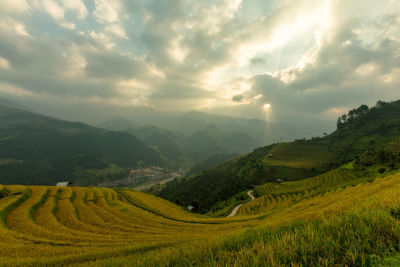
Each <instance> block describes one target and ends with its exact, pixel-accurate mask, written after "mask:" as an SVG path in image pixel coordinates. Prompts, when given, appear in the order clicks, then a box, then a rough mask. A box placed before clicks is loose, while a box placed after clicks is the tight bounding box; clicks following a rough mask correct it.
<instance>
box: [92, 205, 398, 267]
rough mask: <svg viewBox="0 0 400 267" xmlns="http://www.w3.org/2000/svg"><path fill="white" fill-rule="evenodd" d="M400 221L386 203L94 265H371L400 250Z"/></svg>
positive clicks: (94, 264) (93, 264)
mask: <svg viewBox="0 0 400 267" xmlns="http://www.w3.org/2000/svg"><path fill="white" fill-rule="evenodd" d="M399 245H400V224H399V222H398V221H397V219H396V218H394V217H393V216H392V215H391V212H390V211H389V210H387V209H384V208H377V209H374V210H357V211H352V212H349V213H347V214H345V215H343V216H339V217H333V218H323V219H320V220H312V221H309V222H293V223H291V224H289V225H286V226H283V227H279V228H277V229H258V230H254V229H249V230H246V231H244V232H242V233H241V234H238V235H233V236H230V237H227V238H225V239H223V240H220V241H212V242H203V243H196V244H192V245H191V246H190V247H188V246H184V247H178V248H168V249H162V250H156V251H152V252H150V253H147V254H145V255H142V256H140V257H137V256H136V257H125V258H114V259H109V260H107V261H101V262H95V263H92V266H103V265H106V266H372V265H375V264H377V262H378V261H379V260H380V259H381V258H382V257H384V256H387V255H390V254H391V253H395V252H397V251H399Z"/></svg>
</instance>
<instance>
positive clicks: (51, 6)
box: [42, 0, 65, 20]
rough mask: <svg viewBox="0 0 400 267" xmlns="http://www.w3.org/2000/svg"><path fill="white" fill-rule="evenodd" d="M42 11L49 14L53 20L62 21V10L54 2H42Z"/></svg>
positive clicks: (53, 0)
mask: <svg viewBox="0 0 400 267" xmlns="http://www.w3.org/2000/svg"><path fill="white" fill-rule="evenodd" d="M42 5H43V8H44V10H45V11H46V12H47V13H49V14H50V15H51V16H52V17H53V18H54V19H57V20H60V19H64V12H65V10H64V8H63V7H62V6H60V5H59V4H58V2H56V1H55V0H42Z"/></svg>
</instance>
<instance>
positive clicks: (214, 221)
mask: <svg viewBox="0 0 400 267" xmlns="http://www.w3.org/2000/svg"><path fill="white" fill-rule="evenodd" d="M354 178H355V177H351V176H349V173H347V172H346V171H344V170H336V171H334V172H331V173H327V174H325V175H323V176H318V177H315V178H311V179H308V180H304V181H301V182H294V183H284V184H282V185H280V186H281V187H280V188H277V187H274V186H271V185H265V186H262V187H260V188H258V190H259V192H263V193H264V195H263V196H261V197H258V198H257V199H256V200H254V201H253V202H251V203H249V204H248V206H246V205H247V204H246V205H243V207H242V208H241V210H240V212H241V214H240V215H239V216H235V217H233V218H210V217H206V216H200V215H199V216H197V215H195V214H192V213H188V212H186V211H184V210H183V209H182V208H181V207H178V206H176V205H174V204H172V203H170V202H168V201H165V200H162V199H159V198H157V197H155V196H152V195H148V194H145V193H141V192H134V191H130V190H114V189H105V188H59V187H40V186H7V189H8V190H9V191H10V193H9V196H7V197H3V198H0V220H1V226H0V247H1V249H0V266H3V265H5V266H41V265H43V266H59V265H82V266H87V265H92V266H115V265H116V266H149V265H151V266H190V265H197V266H207V265H210V266H211V265H217V266H218V265H220V266H225V265H227V264H228V265H231V264H238V263H240V262H241V260H243V259H244V258H243V257H245V255H247V254H248V253H250V254H251V253H253V252H252V251H253V250H252V249H251V248H249V250H243V251H242V252H241V253H244V254H240V253H239V252H237V250H234V251H233V252H232V251H231V252H229V253H228V254H226V255H225V254H224V255H225V256H226V257H225V256H224V257H222V258H221V257H220V256H217V255H220V253H225V252H224V251H226V249H230V248H231V246H232V244H234V243H230V242H231V241H229V244H228V245H227V244H226V242H228V241H227V240H232V238H233V239H235V238H236V237H240V236H241V235H242V234H243V231H248V230H249V229H254V230H256V229H274V228H276V227H277V226H284V225H289V224H291V223H294V222H300V221H303V222H307V221H309V220H314V219H318V218H330V217H332V216H333V217H334V216H337V215H338V214H341V213H343V212H346V211H349V210H351V209H353V208H355V207H358V208H359V207H364V208H365V209H372V208H374V207H376V205H377V204H376V203H379V205H380V207H387V208H390V207H392V206H394V205H395V204H396V203H400V174H398V175H394V176H390V177H387V178H384V179H377V180H376V181H374V182H372V183H360V184H358V185H356V186H343V187H342V186H336V185H337V184H340V185H343V184H344V183H345V182H346V181H347V182H349V181H354ZM352 179H353V180H352ZM338 181H339V183H338ZM332 185H334V186H332ZM324 186H325V187H326V188H330V190H325V191H324V190H319V189H318V188H324ZM335 186H336V187H335ZM333 188H334V189H333ZM253 203H258V204H257V205H258V206H260V207H262V208H255V207H258V206H257V205H254V204H253ZM252 231H253V230H252ZM257 231H258V230H257ZM263 231H264V230H263ZM399 234H400V231H399ZM254 240H256V239H254ZM232 242H233V241H232ZM246 242H247V241H246ZM271 242H272V241H271ZM224 244H225V245H224ZM246 244H247V243H246ZM235 251H236V252H235ZM237 253H239V254H237ZM257 253H258V252H257ZM184 255H186V256H187V259H186V260H185V257H186V256H184ZM227 255H232V258H231V257H230V256H229V257H228V256H227ZM182 257H183V258H182ZM246 257H247V256H246ZM257 257H258V256H257ZM189 259H191V260H193V262H191V260H189ZM255 259H256V258H255ZM257 259H258V260H260V259H261V258H257ZM271 259H273V258H271ZM265 260H267V259H265ZM273 260H277V259H273ZM266 262H267V261H266ZM283 265H285V264H283Z"/></svg>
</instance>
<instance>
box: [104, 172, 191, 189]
mask: <svg viewBox="0 0 400 267" xmlns="http://www.w3.org/2000/svg"><path fill="white" fill-rule="evenodd" d="M183 175H184V171H183V170H181V169H180V170H172V169H165V168H162V167H159V166H153V167H147V168H140V169H134V170H131V171H130V172H129V175H128V177H126V178H124V179H120V180H116V181H112V182H103V183H100V184H98V186H101V187H129V188H136V189H138V190H144V189H147V188H149V187H151V186H153V185H155V184H157V183H161V184H162V183H165V182H167V181H170V180H172V179H174V178H180V177H183Z"/></svg>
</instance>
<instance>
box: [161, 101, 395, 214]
mask: <svg viewBox="0 0 400 267" xmlns="http://www.w3.org/2000/svg"><path fill="white" fill-rule="evenodd" d="M399 128H400V101H397V102H393V103H383V104H382V105H380V106H377V107H374V108H371V109H369V110H365V109H361V108H359V109H358V111H357V112H356V114H355V115H353V116H348V119H347V120H346V122H344V123H341V124H340V125H339V128H338V129H337V130H336V131H335V132H333V133H332V134H330V135H328V136H325V137H323V138H313V139H311V140H297V141H295V142H291V143H281V144H275V145H271V146H267V147H262V148H258V149H256V150H254V152H252V153H250V154H247V155H244V156H242V157H240V158H237V159H236V160H234V161H229V162H226V163H224V164H221V165H220V166H217V167H214V168H211V169H209V170H206V171H204V172H203V173H201V174H199V175H196V176H194V177H187V178H186V179H183V180H181V181H173V182H170V183H169V184H167V186H166V188H165V189H164V190H163V191H161V192H160V194H159V195H160V196H161V197H164V198H166V199H168V200H170V201H173V202H176V203H178V204H181V205H184V206H187V205H190V204H191V205H193V206H196V207H198V211H200V212H204V213H205V212H209V211H211V212H219V211H217V208H218V207H219V206H221V205H220V203H221V202H224V201H228V202H229V199H230V198H231V197H232V196H234V195H235V194H237V193H239V192H241V191H244V190H246V189H250V188H252V186H254V185H261V184H264V183H267V182H274V181H276V179H277V178H280V179H283V180H285V181H286V180H289V181H292V180H300V179H304V178H307V177H312V176H315V175H318V174H321V173H323V172H325V171H328V170H331V169H334V168H337V167H339V166H341V165H343V164H346V163H348V162H350V161H352V160H353V159H354V158H355V157H356V156H360V155H361V154H362V153H364V152H365V151H366V150H367V149H368V148H369V146H370V143H371V142H373V143H375V145H376V146H379V145H382V144H385V143H389V142H391V141H393V140H395V139H396V138H397V137H398V135H399ZM269 154H273V156H272V157H269Z"/></svg>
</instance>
